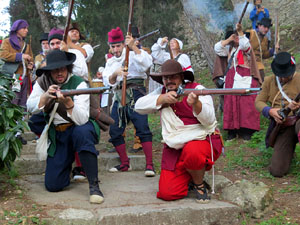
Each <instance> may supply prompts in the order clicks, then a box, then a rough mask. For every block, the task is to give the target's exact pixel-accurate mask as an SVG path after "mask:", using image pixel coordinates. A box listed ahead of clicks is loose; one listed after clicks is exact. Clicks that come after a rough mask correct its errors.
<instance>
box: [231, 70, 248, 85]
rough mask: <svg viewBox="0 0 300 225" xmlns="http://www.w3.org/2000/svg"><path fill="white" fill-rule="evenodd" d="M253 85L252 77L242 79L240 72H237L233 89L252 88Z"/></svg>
mask: <svg viewBox="0 0 300 225" xmlns="http://www.w3.org/2000/svg"><path fill="white" fill-rule="evenodd" d="M251 83H252V76H244V77H242V76H241V75H240V74H238V72H235V75H234V81H233V87H232V88H250V87H251Z"/></svg>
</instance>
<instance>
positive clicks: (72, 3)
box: [63, 0, 74, 44]
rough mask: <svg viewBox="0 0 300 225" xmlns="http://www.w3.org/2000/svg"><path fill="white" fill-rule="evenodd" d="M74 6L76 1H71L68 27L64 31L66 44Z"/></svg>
mask: <svg viewBox="0 0 300 225" xmlns="http://www.w3.org/2000/svg"><path fill="white" fill-rule="evenodd" d="M73 5H74V0H69V6H68V15H67V21H66V26H65V31H64V38H63V40H64V42H65V43H66V44H67V39H68V32H69V26H70V23H71V16H72V11H73Z"/></svg>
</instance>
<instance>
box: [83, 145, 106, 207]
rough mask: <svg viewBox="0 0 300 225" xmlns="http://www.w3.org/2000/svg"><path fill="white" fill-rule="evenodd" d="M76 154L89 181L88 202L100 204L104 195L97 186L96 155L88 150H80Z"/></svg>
mask: <svg viewBox="0 0 300 225" xmlns="http://www.w3.org/2000/svg"><path fill="white" fill-rule="evenodd" d="M78 155H79V159H80V162H81V164H82V167H83V169H84V171H85V173H86V176H87V178H88V181H89V188H90V203H96V204H101V203H102V202H104V196H103V194H102V192H101V191H100V188H99V180H98V161H97V156H96V155H95V154H93V153H91V152H88V151H81V152H80V153H79V154H78Z"/></svg>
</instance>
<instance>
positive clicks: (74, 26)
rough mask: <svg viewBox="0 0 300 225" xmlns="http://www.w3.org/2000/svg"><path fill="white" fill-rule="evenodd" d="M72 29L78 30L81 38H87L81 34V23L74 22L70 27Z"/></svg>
mask: <svg viewBox="0 0 300 225" xmlns="http://www.w3.org/2000/svg"><path fill="white" fill-rule="evenodd" d="M70 30H78V32H79V36H80V40H85V37H84V36H83V35H82V34H81V32H80V28H79V25H78V23H72V24H71V25H70V27H69V31H70Z"/></svg>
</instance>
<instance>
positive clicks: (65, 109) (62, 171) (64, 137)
mask: <svg viewBox="0 0 300 225" xmlns="http://www.w3.org/2000/svg"><path fill="white" fill-rule="evenodd" d="M75 59H76V56H75V55H74V54H72V53H68V52H63V51H60V50H53V51H52V52H50V53H49V54H48V55H47V57H46V64H47V66H45V67H42V68H41V69H38V70H37V72H36V73H37V75H38V76H40V77H39V79H38V80H37V82H36V84H35V85H34V87H33V91H32V93H31V95H30V97H29V99H28V101H27V107H28V111H29V112H32V113H38V112H40V111H42V110H43V111H44V113H45V115H46V118H48V119H49V114H50V113H51V112H52V110H53V107H54V103H55V102H58V103H59V105H58V108H57V111H56V113H55V114H54V119H53V123H52V124H51V125H50V129H49V131H48V137H49V139H50V140H51V145H50V146H49V148H48V157H47V166H46V172H45V186H46V189H47V190H48V191H51V192H57V191H61V190H62V189H63V188H65V187H67V186H68V185H69V184H70V173H71V169H72V163H73V161H74V152H75V151H77V152H78V154H79V158H80V161H81V163H82V166H83V168H84V171H85V172H86V175H87V177H88V182H89V189H90V202H91V203H98V204H100V203H102V202H103V201H104V197H103V194H102V192H101V191H100V189H99V184H98V183H99V181H98V161H97V155H98V154H99V153H98V151H97V150H96V149H95V144H96V143H98V140H99V136H100V130H99V126H98V125H97V124H96V123H94V122H93V121H92V120H90V119H89V116H90V115H89V112H90V110H89V109H90V96H89V95H78V96H74V97H64V96H63V95H62V93H61V90H63V89H80V88H87V84H86V83H85V82H84V80H83V79H82V78H80V77H78V76H76V75H73V74H72V72H71V71H72V67H73V62H74V61H75Z"/></svg>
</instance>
